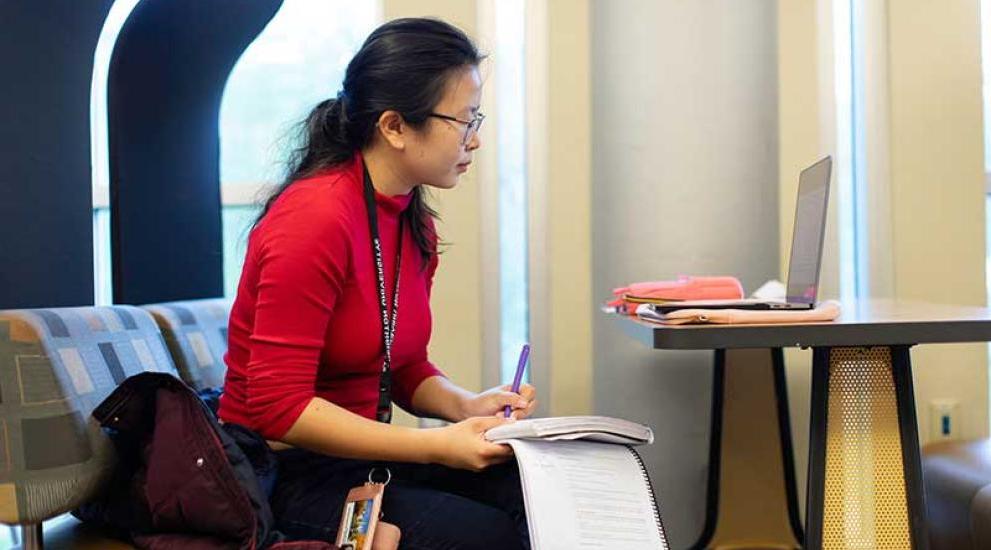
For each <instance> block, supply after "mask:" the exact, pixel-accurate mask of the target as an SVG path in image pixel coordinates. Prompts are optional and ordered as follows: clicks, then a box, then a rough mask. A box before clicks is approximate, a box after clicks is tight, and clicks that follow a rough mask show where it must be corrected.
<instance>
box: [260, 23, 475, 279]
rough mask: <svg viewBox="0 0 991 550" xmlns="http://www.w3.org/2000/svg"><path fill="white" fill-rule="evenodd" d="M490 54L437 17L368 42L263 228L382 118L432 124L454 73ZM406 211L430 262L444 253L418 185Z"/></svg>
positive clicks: (292, 163)
mask: <svg viewBox="0 0 991 550" xmlns="http://www.w3.org/2000/svg"><path fill="white" fill-rule="evenodd" d="M482 59H483V57H482V56H481V55H480V54H479V52H478V49H477V48H476V47H475V44H474V43H472V41H471V39H469V38H468V36H467V35H465V33H464V32H462V31H461V30H460V29H458V28H457V27H455V26H453V25H451V24H449V23H445V22H444V21H440V20H438V19H431V18H406V19H395V20H393V21H389V22H388V23H385V24H384V25H382V26H380V27H379V28H377V29H375V30H374V31H373V32H372V34H370V35H369V36H368V38H367V39H365V42H364V44H362V45H361V49H360V50H358V53H356V54H355V55H354V57H353V58H352V59H351V62H350V63H348V67H347V71H346V72H345V75H344V85H343V89H342V90H341V92H340V93H338V94H337V97H333V98H329V99H325V100H323V101H321V102H320V103H318V104H317V106H316V107H315V108H314V109H313V111H312V112H310V114H309V115H308V116H307V117H306V119H305V120H304V121H302V122H301V123H300V125H299V146H298V147H297V148H295V149H294V150H293V151H292V152H291V153H290V156H289V159H288V160H287V163H286V164H287V166H286V177H285V179H284V180H283V181H282V183H281V184H280V185H279V186H278V188H277V189H276V190H275V192H274V193H272V195H271V196H270V197H269V198H268V199H267V200H266V201H265V204H264V207H263V208H262V212H261V214H260V215H259V216H258V219H256V220H255V225H257V224H258V223H259V222H260V221H261V219H262V218H263V217H265V214H267V213H268V211H269V209H270V208H271V207H272V204H274V203H275V200H276V199H278V197H279V196H280V195H281V194H282V193H283V192H284V191H285V190H286V189H287V188H288V187H289V186H290V185H292V184H293V182H295V181H297V180H299V179H303V178H306V177H308V176H311V175H313V174H315V173H318V172H320V171H323V170H326V169H327V168H330V167H333V166H336V165H339V164H342V163H345V162H348V161H350V160H351V159H352V157H353V156H354V153H355V151H358V150H360V149H362V148H364V147H365V146H367V145H368V144H369V143H371V140H372V137H373V136H374V134H375V131H376V128H377V123H378V119H379V117H380V116H381V115H382V113H383V112H385V111H389V110H392V111H396V112H398V113H399V114H400V115H402V117H403V119H404V120H405V122H406V123H407V124H409V125H410V126H412V127H414V128H419V127H422V126H423V125H424V124H426V122H427V118H428V117H429V114H430V112H432V111H433V109H434V107H435V106H436V105H437V103H439V102H440V100H441V99H442V97H443V95H444V91H445V87H446V85H447V83H448V82H449V80H450V78H451V77H452V76H453V75H455V74H457V73H458V71H460V70H462V69H464V68H466V67H470V66H477V65H478V64H479V63H480V62H481V61H482ZM412 193H413V196H412V198H411V200H410V204H409V207H408V208H407V209H406V210H405V211H404V213H403V215H404V216H405V218H406V219H405V220H401V222H402V223H406V221H408V223H409V227H410V233H411V234H412V235H413V240H414V242H416V245H417V248H419V250H420V254H421V256H422V257H423V260H424V265H426V262H427V261H428V260H429V259H430V258H431V256H432V255H433V254H435V253H436V244H437V236H436V235H435V234H433V233H432V232H431V230H430V225H429V218H430V217H433V218H436V217H437V212H436V211H435V210H433V209H432V208H431V207H430V206H428V205H427V204H426V202H425V201H424V197H423V193H424V191H423V190H422V189H421V188H420V186H417V187H415V188H414V189H413V191H412Z"/></svg>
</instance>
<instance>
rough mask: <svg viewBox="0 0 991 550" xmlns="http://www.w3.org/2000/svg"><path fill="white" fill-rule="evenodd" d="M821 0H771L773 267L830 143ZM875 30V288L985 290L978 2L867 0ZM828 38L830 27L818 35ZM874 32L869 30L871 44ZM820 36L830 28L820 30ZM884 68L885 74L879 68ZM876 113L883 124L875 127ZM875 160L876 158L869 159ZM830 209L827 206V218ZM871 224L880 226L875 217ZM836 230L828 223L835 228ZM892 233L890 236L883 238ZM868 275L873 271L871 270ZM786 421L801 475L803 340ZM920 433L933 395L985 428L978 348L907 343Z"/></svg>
mask: <svg viewBox="0 0 991 550" xmlns="http://www.w3.org/2000/svg"><path fill="white" fill-rule="evenodd" d="M827 1H828V0H819V1H818V2H791V1H779V2H778V32H779V40H780V42H779V50H778V67H779V90H780V94H779V114H780V116H779V126H780V143H781V149H780V157H779V159H780V160H779V162H780V177H781V181H780V189H781V197H782V200H781V205H780V219H781V253H782V254H781V257H782V274H784V272H785V269H784V264H785V262H786V261H787V257H788V256H787V252H788V249H789V246H790V238H789V237H790V234H791V233H790V230H791V224H792V214H793V204H794V203H793V200H788V199H787V198H788V197H794V196H795V192H796V184H797V177H796V176H797V174H798V171H799V170H800V169H801V167H802V166H803V165H806V164H808V163H810V162H811V161H812V160H814V159H816V158H817V157H818V156H820V155H822V154H824V153H827V152H833V151H830V149H831V148H832V147H833V146H832V145H831V144H832V143H833V142H834V138H832V137H831V136H830V132H831V128H829V125H830V124H831V121H830V120H829V117H830V116H831V115H832V113H830V112H827V111H829V109H830V107H828V106H824V103H825V102H826V101H828V100H829V99H830V97H829V96H830V94H829V93H828V91H827V93H824V92H823V90H822V89H821V88H820V86H821V85H822V81H823V75H824V74H825V73H826V72H828V71H829V70H830V67H828V66H824V64H828V63H830V62H831V59H830V58H829V56H828V55H824V54H823V52H822V51H820V48H821V45H822V44H823V43H824V40H823V36H822V33H823V32H828V22H823V20H822V17H823V14H825V13H828V11H829V7H828V4H824V2H827ZM870 4H871V6H872V7H871V8H870V10H869V11H870V12H871V13H873V16H874V17H877V18H879V19H880V22H879V24H878V25H876V28H879V29H882V31H881V32H879V33H878V34H876V35H874V36H873V37H872V38H870V39H869V40H868V48H875V49H876V51H877V52H880V55H873V56H872V58H871V59H872V60H871V63H877V62H878V59H881V60H882V62H883V63H885V65H883V66H880V67H878V66H877V65H874V69H872V73H871V75H869V77H868V82H869V83H870V82H871V78H872V77H877V76H878V75H882V77H884V76H886V78H885V80H883V81H881V82H875V83H874V84H873V86H874V87H873V88H871V89H870V90H869V91H868V93H867V96H868V98H869V99H868V104H870V105H871V108H872V111H871V112H870V113H869V114H868V117H869V119H868V120H869V121H873V124H872V125H871V127H869V128H868V129H867V135H868V138H867V139H868V140H870V142H869V143H868V144H867V147H868V150H869V156H868V159H867V163H868V165H869V170H871V172H869V173H870V174H871V176H870V178H869V181H868V185H870V186H873V187H872V188H871V193H872V197H871V199H870V200H871V201H873V204H872V205H871V212H870V213H869V214H868V216H869V218H870V220H871V223H873V224H875V227H873V228H872V229H871V239H872V242H871V243H869V244H870V246H871V247H874V248H877V247H882V248H883V249H884V250H882V252H884V251H886V252H887V254H888V256H887V257H882V259H881V260H880V261H878V257H880V254H875V256H876V257H872V261H874V262H875V265H872V266H871V270H872V273H871V275H872V277H875V278H876V279H878V280H881V281H883V284H880V285H878V284H873V285H872V291H873V292H875V293H876V294H877V295H879V296H885V295H890V296H893V297H895V298H897V299H901V300H924V301H932V302H945V303H954V304H973V305H983V304H984V303H985V299H986V298H985V278H984V277H985V273H984V257H985V242H984V223H985V213H984V178H983V135H982V126H981V120H982V108H981V66H980V29H979V21H980V17H979V16H980V13H979V4H978V3H977V2H963V1H953V2H939V3H933V2H927V1H925V0H917V1H916V0H897V1H889V2H887V3H885V2H871V3H870ZM827 38H828V37H827ZM870 40H874V43H870ZM825 42H826V43H828V40H826V41H825ZM885 72H886V74H885ZM877 124H884V125H885V127H884V128H877V127H876V126H877ZM879 167H880V168H879ZM832 220H835V217H834V218H832ZM879 226H880V227H879ZM834 234H835V233H834ZM884 241H889V242H884ZM876 282H877V281H875V283H876ZM787 360H788V363H789V365H788V376H789V389H790V392H791V394H790V397H791V401H792V420H793V422H792V426H793V428H794V429H795V439H796V441H795V450H796V454H797V456H796V458H797V460H798V462H799V464H798V466H799V467H798V473H799V487H804V485H805V484H804V482H803V478H804V475H805V472H804V465H805V460H806V452H807V445H808V434H807V424H808V420H807V418H808V417H807V414H808V388H809V364H810V357H809V354H808V353H802V352H790V353H789V355H788V357H787ZM912 361H913V368H914V372H915V394H916V404H917V409H918V417H919V424H920V438H921V439H922V441H923V443H925V442H926V441H927V440H928V439H929V432H930V429H929V426H930V424H929V422H930V419H929V402H930V401H931V400H933V399H954V400H958V401H959V402H960V404H961V412H962V418H961V426H960V427H961V432H960V433H961V437H964V438H967V437H980V436H986V435H987V433H988V395H987V394H988V391H987V388H988V380H987V348H986V346H984V345H939V346H919V347H916V348H913V350H912Z"/></svg>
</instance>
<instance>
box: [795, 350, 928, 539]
mask: <svg viewBox="0 0 991 550" xmlns="http://www.w3.org/2000/svg"><path fill="white" fill-rule="evenodd" d="M811 407H812V410H811V426H810V431H809V432H810V433H809V492H808V501H807V509H806V514H807V518H806V537H807V538H806V542H807V548H810V549H819V548H826V549H830V548H853V549H860V548H864V549H868V548H869V549H871V550H875V549H886V548H899V549H902V548H917V549H927V548H929V540H928V536H927V532H926V523H925V519H926V516H925V514H926V506H925V497H924V493H923V490H922V468H921V464H920V460H919V434H918V428H917V425H916V418H915V398H914V394H913V390H912V370H911V362H910V359H909V346H893V347H870V348H816V349H815V351H814V355H813V366H812V403H811Z"/></svg>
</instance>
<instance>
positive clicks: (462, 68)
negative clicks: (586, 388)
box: [220, 19, 536, 549]
mask: <svg viewBox="0 0 991 550" xmlns="http://www.w3.org/2000/svg"><path fill="white" fill-rule="evenodd" d="M480 61H481V56H480V55H479V53H478V51H477V50H476V48H475V46H474V45H473V44H472V43H471V41H470V40H469V39H468V38H467V37H466V36H465V35H464V33H463V32H461V31H460V30H458V29H456V28H454V27H452V26H451V25H448V24H446V23H443V22H441V21H437V20H431V19H400V20H395V21H392V22H389V23H386V24H385V25H382V26H381V27H379V28H378V29H377V30H375V31H374V32H373V33H372V34H371V35H370V36H369V37H368V39H367V40H366V41H365V43H364V44H363V45H362V47H361V50H360V51H359V52H358V53H357V54H356V55H355V56H354V58H353V59H352V60H351V62H350V63H349V65H348V68H347V72H346V75H345V79H344V86H343V91H342V92H341V93H339V94H338V96H337V97H336V98H335V99H328V100H326V101H324V102H322V103H320V104H319V105H317V107H316V108H315V109H314V110H313V112H312V113H311V114H310V115H309V117H308V119H307V121H306V123H305V131H306V136H305V140H304V143H303V145H302V147H301V148H300V149H299V150H298V151H297V155H296V156H295V158H294V161H293V162H291V164H290V172H289V175H288V177H287V179H286V181H285V183H284V184H283V185H282V186H281V187H280V188H279V189H278V191H277V192H276V193H275V194H274V195H273V196H272V197H271V198H270V199H269V200H268V202H267V203H266V205H265V208H264V209H263V212H262V214H261V216H260V217H259V219H258V221H257V222H256V224H255V227H254V228H253V230H252V232H251V235H250V237H249V241H248V251H247V256H246V259H245V264H244V270H243V273H242V276H241V281H240V284H239V287H238V293H237V299H236V301H235V303H234V306H233V310H232V313H231V321H230V330H229V341H230V346H229V351H228V354H227V356H226V362H227V366H228V370H227V380H226V385H225V391H224V394H223V396H222V398H221V404H220V416H221V418H222V419H223V420H224V421H225V422H234V423H238V424H242V425H245V426H247V427H249V428H252V429H254V430H256V431H258V432H259V433H261V434H262V435H264V436H265V437H266V438H267V439H269V440H270V441H274V442H281V443H282V444H285V445H283V448H285V450H280V451H279V452H278V453H277V454H278V456H279V463H280V465H279V479H278V482H277V483H276V486H275V488H274V492H273V495H272V507H273V511H274V512H275V514H276V518H277V522H278V526H279V529H280V530H282V531H283V532H284V533H286V534H287V535H289V536H290V537H292V538H322V539H330V540H333V538H334V535H335V533H336V531H337V527H338V522H339V519H340V513H341V509H342V505H343V500H344V497H345V496H346V494H347V492H348V490H349V489H350V488H352V487H355V486H358V485H361V484H362V483H363V482H365V481H366V480H367V479H368V477H369V475H370V473H371V472H373V470H376V469H377V468H378V469H379V470H378V474H381V475H382V476H383V477H384V475H385V470H386V469H388V472H389V474H391V482H390V483H389V484H388V485H387V486H386V488H385V496H384V500H383V508H382V510H383V516H384V517H383V521H386V522H388V523H391V524H394V525H396V526H398V527H399V529H400V530H401V532H402V544H403V547H404V548H431V549H436V548H503V549H510V548H529V540H528V536H527V527H526V520H525V515H524V512H523V503H522V497H521V492H520V487H519V477H518V473H517V471H516V470H515V466H514V464H513V463H512V461H511V460H510V459H511V457H512V453H511V450H510V449H509V448H508V447H506V446H504V445H497V444H493V443H489V442H487V441H486V440H485V439H484V438H483V433H484V432H485V431H486V430H488V429H490V428H492V427H495V426H497V425H500V424H502V423H504V422H509V421H512V420H506V419H504V418H501V417H502V414H501V412H502V410H503V408H504V407H505V406H509V407H511V410H512V417H513V418H524V417H526V416H528V415H530V413H531V412H532V411H533V409H534V407H535V405H536V401H535V399H534V397H535V390H534V389H533V387H532V386H529V385H526V386H524V387H523V388H522V389H521V390H520V392H519V394H517V393H512V392H510V391H508V388H507V387H499V388H493V389H491V390H488V391H486V392H483V393H480V394H475V393H473V392H469V391H467V390H464V389H462V388H460V387H458V386H457V385H455V384H454V383H452V382H451V381H450V380H448V379H447V378H446V377H445V376H444V374H443V373H442V372H441V371H440V370H439V369H437V368H436V367H435V366H434V365H433V364H431V363H430V362H429V361H428V360H427V352H426V348H427V343H428V341H429V339H430V330H431V316H430V307H429V295H430V287H431V282H432V280H433V275H434V271H435V270H436V268H437V242H438V239H437V235H436V233H435V231H434V223H433V217H435V213H434V212H433V211H432V210H431V209H430V207H429V206H427V205H426V203H425V202H424V190H423V186H430V187H436V188H440V189H450V188H452V187H454V186H455V185H457V183H458V178H459V176H460V175H461V174H463V173H464V172H465V171H466V170H467V169H468V166H469V164H470V163H471V160H472V153H473V152H474V151H475V150H476V149H478V147H479V145H480V142H479V137H478V128H479V125H480V124H481V122H482V119H483V115H482V114H481V113H480V112H479V110H478V109H479V100H480V97H481V79H480V76H479V71H478V64H479V62H480ZM376 235H378V239H376V238H375V237H376ZM397 285H398V289H397ZM397 306H398V307H397ZM449 337H456V335H450V336H449ZM391 400H395V401H396V402H397V403H398V404H399V405H400V406H402V407H403V408H404V409H406V410H409V411H412V412H414V413H416V414H419V415H423V416H431V417H437V418H442V419H445V420H448V421H450V422H453V423H454V424H451V425H448V426H446V427H443V428H436V429H420V430H417V429H411V428H404V427H400V426H394V425H391V424H389V423H388V420H389V412H390V410H391V409H390V402H391ZM378 474H377V475H378Z"/></svg>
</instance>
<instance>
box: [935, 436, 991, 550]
mask: <svg viewBox="0 0 991 550" xmlns="http://www.w3.org/2000/svg"><path fill="white" fill-rule="evenodd" d="M922 470H923V477H924V480H925V488H926V506H927V509H928V514H929V541H930V547H931V548H932V550H968V549H974V550H981V549H991V439H981V440H976V441H946V442H940V443H933V444H930V445H927V446H926V447H925V448H924V449H923V451H922Z"/></svg>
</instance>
